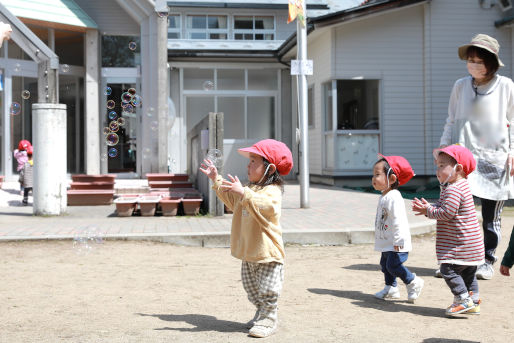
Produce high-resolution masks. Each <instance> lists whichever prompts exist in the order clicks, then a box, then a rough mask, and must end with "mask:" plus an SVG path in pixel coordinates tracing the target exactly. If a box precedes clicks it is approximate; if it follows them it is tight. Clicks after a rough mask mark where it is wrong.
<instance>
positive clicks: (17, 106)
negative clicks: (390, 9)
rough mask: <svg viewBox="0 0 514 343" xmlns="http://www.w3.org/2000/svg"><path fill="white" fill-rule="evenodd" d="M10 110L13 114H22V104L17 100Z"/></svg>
mask: <svg viewBox="0 0 514 343" xmlns="http://www.w3.org/2000/svg"><path fill="white" fill-rule="evenodd" d="M9 111H10V113H11V115H13V116H16V115H18V114H20V112H21V105H20V104H19V103H17V102H13V103H12V104H11V107H10V110H9Z"/></svg>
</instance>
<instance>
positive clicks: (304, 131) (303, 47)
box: [296, 1, 310, 208]
mask: <svg viewBox="0 0 514 343" xmlns="http://www.w3.org/2000/svg"><path fill="white" fill-rule="evenodd" d="M302 6H303V15H304V23H305V25H302V23H301V20H300V18H297V19H296V40H297V41H296V45H297V47H298V49H297V59H298V60H299V63H300V73H299V75H298V76H297V77H298V104H299V108H298V111H299V114H300V152H299V153H300V207H301V208H309V207H310V206H309V145H308V143H309V136H308V130H309V128H308V113H307V108H308V107H307V76H306V75H305V68H303V66H304V64H305V63H306V61H307V29H306V26H307V10H306V7H307V6H306V5H305V1H303V2H302Z"/></svg>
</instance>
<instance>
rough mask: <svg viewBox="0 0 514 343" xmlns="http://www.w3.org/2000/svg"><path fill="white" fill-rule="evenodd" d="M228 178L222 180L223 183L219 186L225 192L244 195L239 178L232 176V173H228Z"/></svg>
mask: <svg viewBox="0 0 514 343" xmlns="http://www.w3.org/2000/svg"><path fill="white" fill-rule="evenodd" d="M228 178H229V179H230V181H229V180H223V183H222V184H221V186H220V188H221V189H223V190H224V191H225V192H232V193H235V194H239V195H240V196H241V197H242V196H243V195H244V193H245V192H244V189H243V185H242V184H241V181H239V178H238V177H237V176H236V177H233V176H232V175H230V174H228Z"/></svg>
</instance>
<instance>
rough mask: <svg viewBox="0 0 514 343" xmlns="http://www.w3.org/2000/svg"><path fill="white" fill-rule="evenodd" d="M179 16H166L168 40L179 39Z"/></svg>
mask: <svg viewBox="0 0 514 343" xmlns="http://www.w3.org/2000/svg"><path fill="white" fill-rule="evenodd" d="M180 27H181V25H180V15H178V14H170V15H169V16H168V39H180Z"/></svg>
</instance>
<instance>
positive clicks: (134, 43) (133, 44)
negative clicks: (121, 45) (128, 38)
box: [128, 42, 137, 51]
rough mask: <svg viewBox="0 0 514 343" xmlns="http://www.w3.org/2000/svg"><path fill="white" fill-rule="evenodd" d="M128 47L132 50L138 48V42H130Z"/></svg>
mask: <svg viewBox="0 0 514 343" xmlns="http://www.w3.org/2000/svg"><path fill="white" fill-rule="evenodd" d="M128 47H129V49H130V50H132V51H134V50H136V48H137V44H136V42H130V43H129V45H128Z"/></svg>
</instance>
